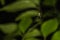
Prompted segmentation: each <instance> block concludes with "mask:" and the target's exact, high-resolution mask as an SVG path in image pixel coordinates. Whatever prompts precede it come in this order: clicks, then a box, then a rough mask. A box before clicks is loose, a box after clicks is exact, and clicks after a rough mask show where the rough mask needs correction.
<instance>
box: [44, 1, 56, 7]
mask: <svg viewBox="0 0 60 40" xmlns="http://www.w3.org/2000/svg"><path fill="white" fill-rule="evenodd" d="M43 4H44V5H48V6H54V5H55V4H56V0H44V2H43Z"/></svg>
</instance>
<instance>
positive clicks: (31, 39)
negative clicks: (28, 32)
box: [26, 38, 40, 40]
mask: <svg viewBox="0 0 60 40" xmlns="http://www.w3.org/2000/svg"><path fill="white" fill-rule="evenodd" d="M26 40H40V39H36V38H28V39H26Z"/></svg>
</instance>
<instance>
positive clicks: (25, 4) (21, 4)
mask: <svg viewBox="0 0 60 40" xmlns="http://www.w3.org/2000/svg"><path fill="white" fill-rule="evenodd" d="M26 8H36V5H35V4H34V3H33V2H31V1H16V2H14V3H12V4H9V5H7V6H5V7H3V8H1V9H0V11H3V10H5V11H7V12H16V11H19V10H20V11H21V10H24V9H26Z"/></svg>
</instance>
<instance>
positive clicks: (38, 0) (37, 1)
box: [20, 0, 40, 5]
mask: <svg viewBox="0 0 60 40" xmlns="http://www.w3.org/2000/svg"><path fill="white" fill-rule="evenodd" d="M20 1H28V0H20ZM29 1H31V2H33V3H34V4H37V5H39V2H40V0H29Z"/></svg>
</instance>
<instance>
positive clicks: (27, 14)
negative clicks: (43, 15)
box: [15, 10, 39, 21]
mask: <svg viewBox="0 0 60 40" xmlns="http://www.w3.org/2000/svg"><path fill="white" fill-rule="evenodd" d="M38 13H39V12H38V11H36V10H31V11H26V12H24V13H22V14H21V15H19V16H18V17H17V18H16V19H15V21H18V20H20V19H23V18H24V17H29V18H30V17H34V16H38V15H39V14H38Z"/></svg>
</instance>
